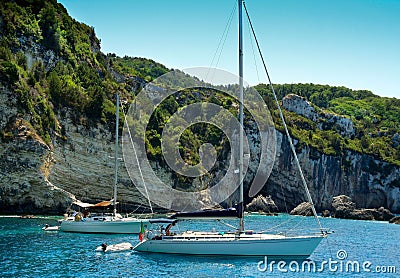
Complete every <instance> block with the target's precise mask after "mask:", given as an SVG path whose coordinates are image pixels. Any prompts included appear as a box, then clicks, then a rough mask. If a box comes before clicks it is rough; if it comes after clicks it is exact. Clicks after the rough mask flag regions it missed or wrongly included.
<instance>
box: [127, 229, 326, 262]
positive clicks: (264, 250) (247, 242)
mask: <svg viewBox="0 0 400 278" xmlns="http://www.w3.org/2000/svg"><path fill="white" fill-rule="evenodd" d="M322 239H323V236H322V235H317V236H297V237H285V236H281V235H268V234H253V235H246V234H241V235H240V236H238V235H235V234H225V235H218V234H211V233H207V234H200V233H199V234H196V235H193V234H192V235H191V234H185V233H184V234H181V235H178V236H163V237H162V239H158V240H157V239H152V240H150V239H147V240H145V241H142V242H140V243H139V244H138V245H136V246H135V247H134V248H133V249H134V250H135V251H140V252H153V253H170V254H191V255H227V256H271V257H272V256H273V257H293V258H307V257H309V256H310V255H311V254H312V252H313V251H314V250H315V248H316V247H317V246H318V244H319V243H320V242H321V240H322Z"/></svg>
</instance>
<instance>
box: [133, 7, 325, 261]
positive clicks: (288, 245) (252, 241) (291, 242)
mask: <svg viewBox="0 0 400 278" xmlns="http://www.w3.org/2000/svg"><path fill="white" fill-rule="evenodd" d="M242 6H244V8H245V9H246V7H245V5H244V2H243V1H242V0H238V7H239V9H238V11H239V87H240V94H239V101H240V123H241V125H242V126H243V117H244V115H243V52H242ZM246 12H247V10H246ZM250 24H251V23H250ZM257 46H258V43H257ZM264 66H265V65H264ZM265 69H266V68H265ZM267 75H268V73H267ZM268 79H269V76H268ZM269 81H270V80H269ZM270 85H271V88H272V90H273V86H272V83H271V81H270ZM273 92H274V91H273ZM274 94H275V92H274ZM275 100H276V102H277V103H278V101H277V99H276V96H275ZM278 108H279V103H278ZM279 109H280V108H279ZM281 117H282V120H283V121H284V119H283V116H282V114H281ZM284 125H285V123H284ZM285 128H286V125H285ZM287 134H288V132H287ZM288 136H289V134H288ZM239 142H240V148H239V176H240V177H239V179H240V181H241V183H240V194H239V207H238V210H237V211H238V214H239V218H240V223H239V227H238V229H237V230H236V231H234V232H228V233H227V232H224V233H219V232H193V231H185V232H183V233H176V234H175V233H171V232H170V231H169V230H170V228H171V226H173V225H174V224H175V223H176V222H177V221H178V220H176V219H171V220H170V221H167V220H161V221H160V225H162V224H166V223H169V225H168V227H167V228H166V230H165V233H164V230H163V228H161V229H160V230H159V231H158V232H154V231H152V232H149V233H147V235H145V237H144V239H143V240H142V241H141V242H140V243H139V244H137V245H136V246H135V247H134V248H133V249H134V250H135V251H140V252H153V253H169V254H190V255H223V256H225V255H232V256H273V257H282V258H288V257H292V258H307V257H309V256H310V255H311V254H312V253H313V251H314V250H315V248H316V247H317V246H318V244H319V243H320V242H321V240H322V239H323V238H324V237H326V235H327V232H326V231H324V230H323V229H322V227H321V225H320V223H319V220H318V218H317V215H316V211H315V208H314V205H313V202H312V198H311V196H310V193H309V191H308V188H307V184H306V183H305V180H304V176H303V174H302V172H301V168H300V164H299V162H298V159H297V155H296V153H295V152H294V156H295V160H296V163H297V165H298V166H299V170H300V173H301V177H302V179H303V185H304V187H305V190H306V193H307V196H308V200H309V202H310V203H311V204H312V207H313V212H314V216H315V218H316V220H317V222H318V224H319V226H320V231H319V232H318V233H316V234H311V235H298V236H287V235H284V234H266V233H254V232H253V231H246V230H245V229H244V215H243V131H242V130H241V131H240V135H239ZM289 142H290V145H291V148H292V151H294V147H293V144H292V141H291V139H290V136H289ZM195 214H198V216H200V218H201V217H202V216H201V213H195ZM195 214H189V215H188V214H186V215H185V213H184V214H183V217H182V218H188V217H190V216H193V217H194V215H195ZM206 214H210V213H209V212H207V213H206ZM216 215H217V217H218V215H225V214H224V213H221V212H217V214H216ZM151 222H153V221H151ZM154 222H156V221H154Z"/></svg>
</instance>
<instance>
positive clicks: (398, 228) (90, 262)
mask: <svg viewBox="0 0 400 278" xmlns="http://www.w3.org/2000/svg"><path fill="white" fill-rule="evenodd" d="M282 221H289V223H288V225H293V224H296V223H297V224H299V226H298V227H299V228H300V227H303V226H309V225H313V226H314V227H315V223H314V219H313V218H311V217H293V216H289V215H284V214H283V215H280V216H275V217H273V216H261V215H251V216H247V217H246V225H247V228H248V229H265V228H268V227H273V226H275V225H276V224H278V223H281V222H282ZM321 221H322V224H323V226H324V227H329V228H331V229H333V230H334V231H335V233H334V234H331V235H330V236H329V237H328V239H325V240H323V241H322V242H321V244H320V245H319V246H318V248H317V249H316V250H315V252H314V253H313V255H312V256H311V257H310V259H311V261H312V262H313V263H315V265H316V270H314V271H312V269H311V271H310V270H308V268H307V265H305V268H304V270H303V269H302V262H293V261H287V262H284V263H282V262H281V265H280V266H281V270H279V269H278V265H277V264H278V260H277V261H276V263H274V264H272V270H271V261H272V259H271V258H263V257H254V258H253V257H250V258H234V257H215V256H208V257H207V256H205V257H200V256H182V255H165V254H145V253H136V252H133V251H128V252H122V253H105V254H104V253H96V252H95V251H94V250H95V248H96V247H97V246H99V245H100V244H101V243H103V242H105V243H107V244H114V243H121V242H131V243H132V244H136V243H138V236H137V235H101V234H98V235H97V234H96V235H93V234H71V233H62V232H44V231H42V230H41V228H42V227H43V226H44V225H45V224H46V223H48V224H49V225H56V224H57V222H56V221H55V220H54V219H50V218H47V219H45V218H36V219H20V218H5V217H1V218H0V260H1V263H0V276H1V277H271V276H276V277H327V276H336V277H400V225H394V224H389V223H387V222H375V221H353V220H342V219H331V218H323V219H321ZM191 224H192V225H194V226H195V227H194V229H197V230H208V229H211V228H212V227H217V228H218V227H219V226H216V225H215V224H214V223H213V222H196V223H195V224H193V223H191ZM182 229H186V227H182ZM339 251H340V252H339ZM338 252H339V254H338ZM339 257H340V258H341V259H339ZM329 259H330V260H331V265H330V267H331V268H329ZM355 261H357V263H358V264H359V266H360V270H359V272H357V271H356V270H357V269H356V268H355V269H354V271H353V269H352V267H351V265H353V264H354V266H356V265H355ZM265 262H267V265H268V266H267V269H266V270H265ZM335 262H336V264H335ZM369 262H370V264H369ZM364 263H366V266H367V268H365V269H363V267H362V265H363V264H364ZM346 264H347V265H348V267H347V268H346ZM297 266H298V269H297ZM322 266H324V268H323V269H322ZM394 268H395V269H394ZM321 269H322V270H321ZM262 270H265V271H262ZM285 270H286V272H284V271H285ZM296 270H298V271H296ZM367 270H370V272H367ZM377 271H380V273H377ZM394 271H395V273H394ZM382 272H384V273H382Z"/></svg>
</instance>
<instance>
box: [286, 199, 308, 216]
mask: <svg viewBox="0 0 400 278" xmlns="http://www.w3.org/2000/svg"><path fill="white" fill-rule="evenodd" d="M290 214H291V215H302V216H312V215H313V212H312V209H311V204H310V203H309V202H303V203H301V204H299V205H298V206H297V207H295V208H294V209H292V210H291V211H290Z"/></svg>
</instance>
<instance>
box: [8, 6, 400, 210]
mask: <svg viewBox="0 0 400 278" xmlns="http://www.w3.org/2000/svg"><path fill="white" fill-rule="evenodd" d="M19 2H21V3H23V6H18V4H17V3H16V2H14V1H8V2H7V4H4V3H5V2H2V3H0V8H1V9H2V14H1V17H0V28H1V39H2V42H3V43H4V44H7V43H9V45H7V46H3V45H0V73H1V75H0V135H1V136H0V139H1V142H0V213H29V214H30V213H51V214H61V213H63V212H64V211H65V210H66V209H67V208H68V206H69V205H70V204H71V202H72V201H73V200H74V199H75V198H77V199H80V200H82V201H86V202H97V201H100V200H105V199H107V200H109V199H111V198H112V197H113V189H112V185H113V177H114V176H113V175H114V161H113V158H112V157H113V156H114V144H115V142H114V141H115V137H114V129H113V126H114V127H115V122H112V119H114V117H115V116H114V113H115V110H113V109H114V106H113V104H112V103H113V102H112V101H113V95H114V94H115V93H116V92H122V94H123V95H124V97H125V100H126V101H131V100H132V98H133V96H132V91H137V90H139V89H140V88H141V87H143V86H144V85H145V81H144V80H148V79H151V78H152V77H157V76H159V75H160V74H162V73H163V72H165V71H166V70H167V69H166V68H165V67H161V66H160V65H159V64H156V63H155V62H154V61H150V60H145V59H141V60H140V63H142V64H141V65H140V67H137V69H135V70H134V69H133V68H132V60H133V59H130V58H129V57H124V58H118V57H115V55H111V56H106V55H104V54H102V53H101V52H99V51H100V45H99V40H98V39H97V38H96V37H95V35H94V30H93V28H90V27H89V26H86V25H84V24H79V23H77V22H76V21H74V20H72V19H71V18H70V17H69V16H68V15H67V14H66V11H65V9H64V8H63V7H62V6H61V5H60V4H57V3H56V2H55V1H50V2H46V1H44V2H40V4H41V5H42V6H43V7H39V6H37V5H36V6H35V5H33V6H32V5H31V3H30V2H29V1H19ZM19 2H18V3H19ZM25 7H27V8H26V9H25ZM24 9H25V10H24ZM60 18H61V19H62V21H60V20H61V19H60ZM46 20H47V21H48V22H47V21H46ZM18 24H19V25H18ZM21 24H22V25H21ZM24 24H25V25H24ZM71 26H73V27H74V28H72V27H71ZM143 63H145V66H143ZM139 69H140V70H143V72H142V73H140V72H139V71H138V70H139ZM151 70H153V74H154V75H152V76H148V74H149V72H151ZM140 74H141V75H143V76H141V77H138V75H140ZM218 101H221V100H216V102H218ZM229 101H230V100H229ZM222 102H224V103H225V104H226V103H228V101H221V103H222ZM232 106H233V105H232ZM283 107H284V108H285V109H286V111H290V112H291V113H295V114H296V115H299V116H301V117H304V118H306V119H307V120H308V121H310V123H311V124H310V123H307V125H313V124H315V126H316V129H318V130H319V131H330V130H332V131H334V132H337V134H339V135H340V136H343V137H344V138H347V139H349V140H353V139H352V138H353V137H355V136H361V135H360V132H359V131H358V132H357V130H356V128H355V124H354V123H353V121H352V120H351V119H349V118H348V117H345V116H340V115H337V114H335V113H331V112H329V113H326V112H324V111H323V110H322V109H320V108H318V107H316V106H314V105H313V104H311V103H310V102H309V101H307V100H306V99H305V98H303V97H300V96H298V95H294V94H290V95H289V96H287V97H286V98H284V99H283ZM160 118H161V117H160ZM110 119H111V120H110ZM307 125H305V127H307ZM254 128H255V127H254V126H253V125H252V124H251V121H248V122H247V126H246V129H247V131H249V134H251V138H249V142H250V149H251V150H253V151H254V152H255V153H257V150H258V149H259V148H260V146H259V144H260V143H259V142H258V138H259V137H257V136H256V135H254V134H255V133H254ZM309 131H310V132H311V131H312V130H309ZM385 132H386V133H388V132H390V130H389V131H388V130H383V132H382V133H385ZM253 135H254V136H253ZM310 135H311V137H312V135H313V134H311V133H310ZM339 135H338V136H336V137H335V138H339ZM372 136H377V135H371V138H372ZM390 136H392V137H391V138H392V139H391V140H392V142H393V148H398V147H399V144H400V139H399V138H400V137H399V135H398V133H396V134H394V135H393V134H390ZM193 138H194V137H193ZM326 138H328V139H329V137H326ZM326 138H325V139H324V140H328V139H326ZM363 138H365V137H363ZM368 140H370V139H369V138H367V140H365V142H363V144H365V145H367V146H368V144H369V142H370V141H368ZM338 142H339V141H338ZM388 144H391V143H390V142H389V143H388ZM295 145H296V150H297V154H298V156H299V159H300V164H301V166H302V167H303V171H304V174H305V177H306V179H307V181H308V184H309V187H310V191H311V194H312V196H313V199H314V202H315V204H316V206H317V209H318V210H323V209H331V207H330V206H331V203H332V197H333V196H337V195H342V194H345V195H347V196H350V197H351V198H352V200H353V201H354V202H355V203H356V206H358V207H365V208H372V207H376V208H378V207H382V206H383V207H385V208H388V209H390V210H392V211H393V212H396V213H400V167H399V166H396V164H393V163H389V162H386V161H384V160H382V159H381V158H380V157H379V156H377V155H373V154H365V153H362V152H361V151H355V150H350V149H346V148H342V146H341V145H340V142H339V144H338V145H337V146H338V147H339V148H342V151H341V153H340V154H334V155H332V154H329V155H328V154H326V152H324V151H323V149H321V148H323V147H324V146H325V145H324V144H319V146H320V149H317V148H315V147H312V146H310V145H308V144H306V143H305V142H304V141H298V140H295ZM369 145H371V144H369ZM393 148H392V147H391V149H389V150H388V152H387V154H388V156H389V157H390V154H391V151H393ZM376 150H378V152H377V154H379V149H378V147H377V146H375V147H374V148H370V151H371V153H374V152H375V151H376ZM226 152H228V151H226ZM120 153H121V152H120ZM330 153H332V151H330ZM156 155H157V154H155V155H154V156H155V157H153V158H152V159H153V161H152V162H151V163H152V167H153V170H154V172H155V173H157V174H158V175H159V176H160V177H161V179H162V180H163V181H165V183H167V184H175V183H176V180H174V179H175V176H174V175H173V174H172V173H171V172H170V170H168V169H167V167H165V166H164V164H163V163H161V162H160V161H158V160H157V158H156ZM120 157H122V155H120ZM252 159H253V161H252V162H251V163H250V165H249V174H248V175H247V176H246V183H249V182H250V181H251V180H252V178H253V177H254V173H255V172H256V171H257V165H258V164H257V160H259V157H258V156H257V155H255V156H252ZM219 163H220V164H221V165H220V166H218V167H216V171H214V172H213V173H212V174H209V175H207V177H205V178H204V179H203V181H200V180H199V179H198V178H196V179H193V180H191V183H190V184H187V185H186V186H185V187H186V188H189V189H193V188H197V189H198V188H202V186H203V182H204V180H205V181H206V182H208V183H209V184H215V183H216V181H217V180H218V178H220V177H221V176H224V172H223V171H226V170H219V169H226V167H225V166H224V165H222V164H224V163H225V162H224V161H220V162H219ZM262 166H263V165H262ZM264 166H265V165H264ZM261 193H262V194H263V195H264V196H268V195H270V196H271V198H272V199H273V200H274V201H275V203H276V205H277V206H278V208H279V210H280V211H287V212H289V211H290V210H291V209H292V208H294V207H295V206H297V205H298V204H299V203H301V202H303V201H306V198H305V196H304V190H303V189H302V185H301V181H300V178H299V173H298V170H297V168H296V167H295V165H294V162H293V155H292V153H291V151H290V149H289V144H288V142H287V138H286V136H285V135H283V134H282V133H281V132H279V131H278V132H277V151H276V159H275V164H274V166H273V169H272V173H271V176H270V177H269V179H268V181H267V183H266V184H265V186H264V188H263V189H262V192H261ZM201 198H202V199H203V200H204V203H209V196H201ZM250 199H251V198H250V197H246V201H247V202H250ZM118 200H119V201H120V203H121V205H122V206H123V210H125V211H128V212H129V211H133V210H134V209H136V208H137V207H142V208H143V207H146V206H147V201H146V200H145V198H144V197H143V196H142V195H141V194H139V193H138V191H137V189H136V187H135V186H134V184H133V183H132V181H131V180H130V178H129V176H128V174H127V172H126V169H125V167H124V164H123V163H119V176H118ZM233 202H234V200H228V201H227V204H232V203H233Z"/></svg>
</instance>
